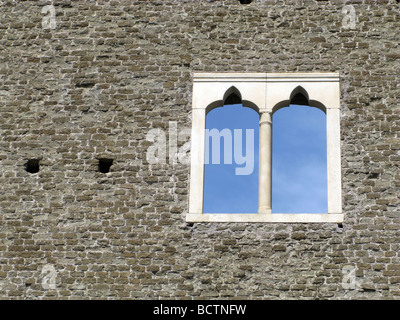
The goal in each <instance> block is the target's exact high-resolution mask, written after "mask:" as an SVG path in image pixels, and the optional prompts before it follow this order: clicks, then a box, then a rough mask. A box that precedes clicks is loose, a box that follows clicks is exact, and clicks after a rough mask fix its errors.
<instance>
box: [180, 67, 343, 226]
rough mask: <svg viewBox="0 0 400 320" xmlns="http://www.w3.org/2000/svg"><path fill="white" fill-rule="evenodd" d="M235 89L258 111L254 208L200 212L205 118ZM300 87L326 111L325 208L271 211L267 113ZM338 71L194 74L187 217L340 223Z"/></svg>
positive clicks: (196, 219)
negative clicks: (322, 210) (256, 206)
mask: <svg viewBox="0 0 400 320" xmlns="http://www.w3.org/2000/svg"><path fill="white" fill-rule="evenodd" d="M232 88H235V90H237V91H238V92H240V95H241V98H242V102H243V105H244V106H246V107H251V108H253V109H255V110H256V111H257V112H258V113H259V115H260V145H259V148H260V150H259V154H260V161H259V200H258V201H259V209H258V213H256V214H252V213H243V214H242V213H203V197H204V162H205V161H204V159H205V123H206V115H207V113H208V112H209V111H210V110H212V109H213V108H216V107H222V106H223V103H224V99H225V98H226V96H227V95H228V94H229V93H230V92H231V91H232ZM299 92H301V93H302V94H303V95H306V98H308V101H309V105H310V106H313V107H317V108H320V109H321V110H323V111H324V112H325V113H326V133H327V182H328V183H327V188H328V190H327V191H328V192H327V193H328V213H293V214H291V213H282V214H281V213H272V212H271V208H272V203H271V201H272V115H273V113H274V112H275V111H276V110H278V109H280V108H282V107H287V106H289V103H290V100H291V98H292V97H293V96H294V95H295V94H296V93H299ZM341 190H342V188H341V153H340V86H339V74H338V73H194V74H193V101H192V138H191V171H190V190H189V212H188V213H187V214H186V222H190V223H193V222H272V223H281V222H282V223H285V222H287V223H314V222H315V223H342V222H343V219H344V215H343V213H342V193H341Z"/></svg>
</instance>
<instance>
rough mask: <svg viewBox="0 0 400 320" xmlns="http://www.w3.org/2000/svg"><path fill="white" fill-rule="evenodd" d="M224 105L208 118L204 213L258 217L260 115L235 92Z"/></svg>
mask: <svg viewBox="0 0 400 320" xmlns="http://www.w3.org/2000/svg"><path fill="white" fill-rule="evenodd" d="M223 101H224V103H223V104H224V106H223V107H219V108H215V109H212V110H211V111H209V112H208V114H207V116H206V134H205V139H206V141H205V167H204V204H203V212H204V213H257V210H258V136H259V133H258V123H259V115H258V113H257V112H256V111H254V110H252V109H250V108H246V107H244V106H243V104H242V103H241V102H242V101H241V95H240V92H238V90H237V89H236V88H230V89H229V90H228V91H227V92H226V94H225V96H224V99H223Z"/></svg>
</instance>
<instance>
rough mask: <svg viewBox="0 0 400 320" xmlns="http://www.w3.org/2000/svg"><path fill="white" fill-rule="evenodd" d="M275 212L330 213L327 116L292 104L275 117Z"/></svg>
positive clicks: (273, 185) (273, 170)
mask: <svg viewBox="0 0 400 320" xmlns="http://www.w3.org/2000/svg"><path fill="white" fill-rule="evenodd" d="M272 212H274V213H326V212H328V200H327V158H326V115H325V113H324V112H323V111H321V110H319V109H317V108H313V107H308V106H299V105H291V106H290V107H289V108H282V109H280V110H278V111H277V112H275V113H274V115H273V139H272Z"/></svg>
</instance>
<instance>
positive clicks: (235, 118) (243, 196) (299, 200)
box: [203, 105, 327, 213]
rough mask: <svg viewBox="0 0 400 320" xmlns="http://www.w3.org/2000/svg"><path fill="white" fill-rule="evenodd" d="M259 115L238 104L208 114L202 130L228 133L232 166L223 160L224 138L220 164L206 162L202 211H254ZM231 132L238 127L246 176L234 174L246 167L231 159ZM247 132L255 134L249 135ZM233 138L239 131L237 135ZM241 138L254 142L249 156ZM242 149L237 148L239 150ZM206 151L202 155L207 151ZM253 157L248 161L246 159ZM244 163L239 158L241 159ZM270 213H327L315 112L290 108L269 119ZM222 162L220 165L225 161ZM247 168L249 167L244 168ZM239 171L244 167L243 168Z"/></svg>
mask: <svg viewBox="0 0 400 320" xmlns="http://www.w3.org/2000/svg"><path fill="white" fill-rule="evenodd" d="M258 127H259V115H258V114H257V112H255V111H254V110H252V109H250V108H246V107H243V106H242V105H228V106H224V107H221V108H216V109H214V110H212V111H210V112H209V113H208V114H207V118H206V129H209V130H210V129H218V130H219V131H220V132H221V131H222V130H223V129H226V128H227V129H230V132H231V138H232V142H231V143H232V164H226V162H229V160H228V161H226V159H224V142H223V141H224V139H223V138H221V144H220V164H213V163H212V155H213V153H212V145H213V143H212V139H209V144H208V147H209V149H208V150H209V153H208V156H209V164H206V165H205V173H204V208H203V212H204V213H257V211H258V160H259V154H258V144H259V138H258V136H259V129H258ZM234 129H241V130H242V132H241V134H242V144H241V145H240V144H238V142H236V144H235V147H236V148H238V147H239V149H238V151H236V152H237V153H239V154H241V155H242V156H243V157H246V159H247V161H248V163H249V162H250V161H251V160H254V164H253V165H254V168H253V170H252V171H251V174H242V175H237V174H235V172H237V168H243V167H245V166H249V164H248V163H247V164H243V161H242V162H240V161H236V160H239V157H236V156H237V154H236V156H235V154H234V153H235V151H234V149H235V148H234V146H233V144H234V143H235V138H237V136H235V134H234ZM246 129H251V130H253V132H254V137H252V136H251V135H250V134H249V132H246ZM237 134H238V132H237ZM246 139H254V148H253V149H254V154H251V155H250V154H248V153H249V150H246V146H247V143H246ZM240 147H241V148H240ZM206 153H207V152H206ZM251 156H252V157H251ZM242 160H243V159H242ZM272 161H273V176H272V179H273V183H272V188H273V192H272V201H273V205H272V211H273V213H304V212H306V213H324V212H327V171H326V116H325V113H324V112H322V111H321V110H319V109H316V108H311V107H307V106H291V107H289V108H282V109H280V110H278V111H277V112H276V113H275V114H274V116H273V160H272ZM224 162H225V163H224ZM249 167H250V166H249ZM242 170H243V169H242Z"/></svg>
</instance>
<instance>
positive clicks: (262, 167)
mask: <svg viewBox="0 0 400 320" xmlns="http://www.w3.org/2000/svg"><path fill="white" fill-rule="evenodd" d="M259 155H260V158H259V160H260V161H259V173H258V213H259V214H270V213H272V113H271V112H263V113H261V116H260V147H259Z"/></svg>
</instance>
